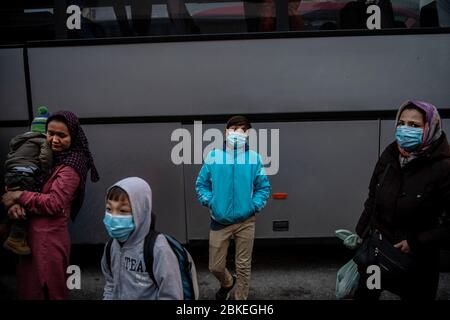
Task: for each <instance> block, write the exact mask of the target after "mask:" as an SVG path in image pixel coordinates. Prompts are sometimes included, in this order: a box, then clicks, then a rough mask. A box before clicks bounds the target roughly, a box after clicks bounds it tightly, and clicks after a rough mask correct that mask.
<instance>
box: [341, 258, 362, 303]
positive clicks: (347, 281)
mask: <svg viewBox="0 0 450 320" xmlns="http://www.w3.org/2000/svg"><path fill="white" fill-rule="evenodd" d="M358 283H359V272H358V265H357V264H356V263H355V262H354V261H353V259H352V260H350V261H349V262H347V263H346V264H344V265H343V266H342V267H341V268H340V269H339V271H338V272H337V276H336V298H337V299H351V298H353V297H354V295H355V292H356V288H357V287H358Z"/></svg>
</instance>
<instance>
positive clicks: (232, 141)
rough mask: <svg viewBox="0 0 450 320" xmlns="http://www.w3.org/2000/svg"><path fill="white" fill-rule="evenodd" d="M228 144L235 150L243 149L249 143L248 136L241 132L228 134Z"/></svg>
mask: <svg viewBox="0 0 450 320" xmlns="http://www.w3.org/2000/svg"><path fill="white" fill-rule="evenodd" d="M227 142H228V144H229V145H231V146H233V147H235V148H242V147H243V146H245V144H246V143H247V135H246V134H244V133H240V132H228V133H227Z"/></svg>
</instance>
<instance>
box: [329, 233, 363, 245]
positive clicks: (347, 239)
mask: <svg viewBox="0 0 450 320" xmlns="http://www.w3.org/2000/svg"><path fill="white" fill-rule="evenodd" d="M334 233H335V234H336V237H338V238H339V239H341V240H342V241H343V243H344V246H346V247H347V248H349V249H356V248H358V247H359V246H360V244H361V242H362V241H361V238H360V237H359V236H358V235H357V234H356V233H353V232H351V231H349V230H346V229H338V230H336V231H335V232H334Z"/></svg>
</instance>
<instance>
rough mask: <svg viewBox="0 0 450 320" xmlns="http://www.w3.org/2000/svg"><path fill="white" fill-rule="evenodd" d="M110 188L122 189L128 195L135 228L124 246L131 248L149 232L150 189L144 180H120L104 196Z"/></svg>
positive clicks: (136, 178)
mask: <svg viewBox="0 0 450 320" xmlns="http://www.w3.org/2000/svg"><path fill="white" fill-rule="evenodd" d="M112 187H119V188H122V189H123V190H125V192H126V193H127V194H128V198H129V199H130V203H131V210H132V214H133V220H134V224H135V226H136V228H135V230H134V231H133V233H132V234H131V235H130V237H129V238H128V240H127V241H126V242H125V244H124V246H132V245H133V244H135V243H137V242H139V241H141V240H143V239H144V238H145V236H146V235H147V233H148V232H149V230H150V225H151V222H152V221H151V220H152V217H151V213H152V189H151V188H150V186H149V184H148V183H147V182H146V181H145V180H144V179H141V178H138V177H130V178H125V179H123V180H120V181H119V182H117V183H115V184H114V185H112V186H111V187H109V188H108V191H107V193H106V194H108V192H109V190H111V188H112Z"/></svg>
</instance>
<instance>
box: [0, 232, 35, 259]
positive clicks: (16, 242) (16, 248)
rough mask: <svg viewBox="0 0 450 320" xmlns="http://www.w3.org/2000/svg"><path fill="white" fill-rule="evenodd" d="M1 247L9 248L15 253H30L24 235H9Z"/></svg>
mask: <svg viewBox="0 0 450 320" xmlns="http://www.w3.org/2000/svg"><path fill="white" fill-rule="evenodd" d="M3 248H5V249H8V250H11V251H12V252H14V253H15V254H19V255H28V254H30V253H31V249H30V247H29V246H28V244H27V241H26V239H25V237H23V238H16V237H12V236H9V237H8V238H7V239H6V241H5V242H4V243H3Z"/></svg>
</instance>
